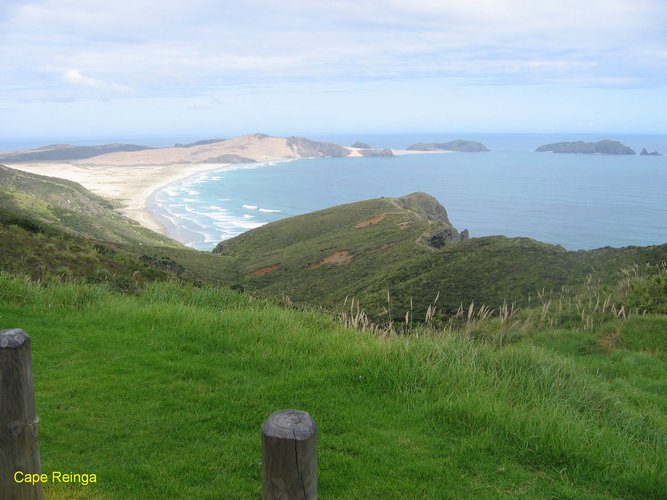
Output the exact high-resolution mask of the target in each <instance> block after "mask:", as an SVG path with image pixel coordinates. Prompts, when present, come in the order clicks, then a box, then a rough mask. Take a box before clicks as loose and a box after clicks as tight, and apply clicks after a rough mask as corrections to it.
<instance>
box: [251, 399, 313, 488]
mask: <svg viewBox="0 0 667 500" xmlns="http://www.w3.org/2000/svg"><path fill="white" fill-rule="evenodd" d="M262 498H263V499H264V500H292V499H299V500H316V499H317V426H316V425H315V422H314V421H313V419H312V418H311V417H310V415H308V413H306V412H305V411H299V410H281V411H277V412H275V413H273V414H271V416H270V417H269V418H267V419H266V421H265V422H264V424H263V425H262Z"/></svg>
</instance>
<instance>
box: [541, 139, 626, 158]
mask: <svg viewBox="0 0 667 500" xmlns="http://www.w3.org/2000/svg"><path fill="white" fill-rule="evenodd" d="M535 151H536V152H538V153H544V152H552V153H578V154H604V155H633V154H635V152H634V151H633V150H632V149H631V148H629V147H627V146H625V145H623V144H621V143H620V142H618V141H609V140H604V141H598V142H584V141H574V142H557V143H553V144H545V145H544V146H540V147H539V148H537V149H536V150H535Z"/></svg>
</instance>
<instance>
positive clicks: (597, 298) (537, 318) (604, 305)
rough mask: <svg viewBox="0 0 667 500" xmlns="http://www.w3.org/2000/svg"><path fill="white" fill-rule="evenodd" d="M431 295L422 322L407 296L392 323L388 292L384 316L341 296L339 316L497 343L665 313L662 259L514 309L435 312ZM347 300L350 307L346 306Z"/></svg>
mask: <svg viewBox="0 0 667 500" xmlns="http://www.w3.org/2000/svg"><path fill="white" fill-rule="evenodd" d="M438 298H439V293H438V295H436V297H435V300H434V301H433V302H432V303H431V304H429V305H428V307H427V308H426V314H425V317H424V319H423V320H422V321H417V322H415V321H414V319H415V318H414V317H413V307H412V300H410V309H409V310H407V311H406V312H405V321H404V322H402V323H396V322H394V321H393V320H392V319H391V318H392V314H391V301H390V295H389V292H387V306H386V307H385V308H384V316H385V317H387V318H390V319H388V320H386V321H382V320H378V319H376V318H371V317H370V316H369V315H368V314H367V312H366V311H365V310H364V309H363V307H362V306H361V305H360V303H359V301H358V300H355V299H349V298H348V297H346V298H345V302H344V303H343V308H342V310H341V311H340V312H339V313H338V318H339V321H340V322H341V323H342V324H343V325H345V326H346V327H349V328H354V329H358V330H361V331H368V332H371V333H374V334H376V335H380V336H391V335H398V334H414V335H417V336H418V335H419V334H420V333H421V334H423V333H425V332H428V333H431V334H433V333H440V334H460V335H462V336H464V337H475V338H486V339H490V340H493V341H495V342H497V343H499V344H501V345H502V344H503V343H505V342H507V341H513V340H516V339H518V338H520V337H522V336H524V335H526V334H527V333H528V332H532V331H536V330H540V329H544V328H550V329H555V328H567V329H570V330H574V331H594V330H595V329H597V328H599V327H600V326H601V325H603V324H605V323H607V322H609V321H613V320H627V319H629V318H631V317H636V316H646V315H647V314H650V313H658V314H665V313H667V263H666V262H663V263H661V264H658V265H649V264H647V265H644V266H638V265H635V266H632V267H629V268H625V269H622V270H621V271H620V273H619V278H618V279H617V280H616V281H615V282H613V283H612V284H604V283H602V282H601V281H600V280H596V279H594V278H593V276H592V275H588V276H587V278H586V280H585V281H584V282H583V283H582V284H581V285H580V286H577V287H565V286H564V287H562V288H561V289H560V290H555V291H554V290H548V291H547V290H540V291H537V292H536V293H535V295H534V296H533V295H531V296H529V297H528V301H527V302H528V304H529V305H528V307H525V308H519V307H517V306H515V304H514V303H508V302H507V301H504V302H503V304H502V305H501V306H500V307H497V308H492V307H489V306H487V305H484V304H482V305H476V304H475V303H474V302H470V303H469V304H467V305H464V304H461V305H460V306H459V308H458V310H457V311H456V312H455V313H454V314H450V315H448V316H444V315H441V314H438V313H439V311H438V308H437V302H438ZM348 303H349V306H348Z"/></svg>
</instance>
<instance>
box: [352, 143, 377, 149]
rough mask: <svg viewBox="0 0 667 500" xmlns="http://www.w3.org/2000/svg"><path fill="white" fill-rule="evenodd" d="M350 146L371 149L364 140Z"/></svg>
mask: <svg viewBox="0 0 667 500" xmlns="http://www.w3.org/2000/svg"><path fill="white" fill-rule="evenodd" d="M350 147H351V148H356V149H373V148H372V147H371V146H369V145H368V144H366V143H365V142H360V141H357V142H355V143H354V144H352V146H350Z"/></svg>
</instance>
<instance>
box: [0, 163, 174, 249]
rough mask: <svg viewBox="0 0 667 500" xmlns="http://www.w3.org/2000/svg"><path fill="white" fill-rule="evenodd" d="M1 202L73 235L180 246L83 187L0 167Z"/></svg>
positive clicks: (112, 241) (122, 241)
mask: <svg viewBox="0 0 667 500" xmlns="http://www.w3.org/2000/svg"><path fill="white" fill-rule="evenodd" d="M0 202H1V205H2V207H3V208H4V209H5V211H10V212H11V213H12V214H14V215H16V216H19V217H22V218H26V219H30V220H33V221H35V222H37V223H38V224H42V225H44V224H45V225H48V226H51V227H53V228H56V229H59V230H60V231H63V232H66V233H69V234H71V235H75V236H80V237H84V238H88V239H94V240H99V241H106V242H111V243H126V244H136V245H144V246H152V245H158V246H165V245H166V246H172V247H180V246H181V245H180V244H178V243H176V242H175V241H173V240H171V239H170V238H167V237H165V236H162V235H161V234H158V233H155V232H153V231H151V230H149V229H146V228H144V227H143V226H141V225H139V224H138V223H136V222H134V221H132V220H131V219H128V218H126V217H123V216H122V215H120V214H119V213H117V212H115V211H114V210H113V206H112V205H111V204H110V203H109V202H108V201H107V200H105V199H104V198H101V197H99V196H97V195H95V194H93V193H91V192H90V191H88V190H87V189H85V188H84V187H83V186H81V185H80V184H77V183H75V182H71V181H68V180H65V179H58V178H55V177H45V176H41V175H36V174H30V173H27V172H22V171H19V170H14V169H11V168H8V167H5V166H2V165H0Z"/></svg>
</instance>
